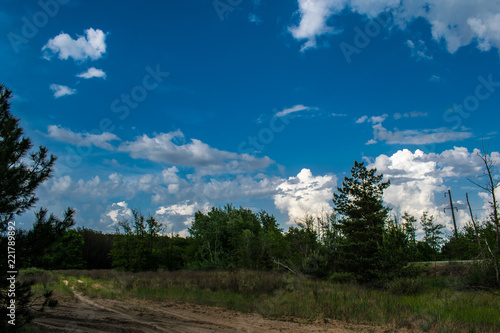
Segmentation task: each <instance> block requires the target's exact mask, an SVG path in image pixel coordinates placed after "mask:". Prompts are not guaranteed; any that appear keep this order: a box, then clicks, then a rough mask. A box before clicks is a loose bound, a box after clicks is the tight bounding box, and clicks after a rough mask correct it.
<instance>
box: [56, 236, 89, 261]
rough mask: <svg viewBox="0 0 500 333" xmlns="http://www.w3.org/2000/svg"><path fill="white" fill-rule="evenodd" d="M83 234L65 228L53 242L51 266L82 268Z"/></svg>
mask: <svg viewBox="0 0 500 333" xmlns="http://www.w3.org/2000/svg"><path fill="white" fill-rule="evenodd" d="M83 245H84V240H83V236H82V235H80V234H79V233H78V232H77V231H76V230H74V229H71V230H67V231H66V232H65V233H64V235H63V236H62V237H61V239H60V240H59V241H58V242H57V243H56V244H55V249H54V256H53V267H57V268H58V269H71V268H84V267H85V262H84V260H83Z"/></svg>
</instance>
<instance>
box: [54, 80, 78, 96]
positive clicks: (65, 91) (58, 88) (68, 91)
mask: <svg viewBox="0 0 500 333" xmlns="http://www.w3.org/2000/svg"><path fill="white" fill-rule="evenodd" d="M50 90H52V92H53V93H54V97H55V98H59V97H62V96H69V95H74V94H76V89H72V88H70V87H68V86H63V85H60V84H55V83H53V84H51V85H50Z"/></svg>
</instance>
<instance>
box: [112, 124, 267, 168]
mask: <svg viewBox="0 0 500 333" xmlns="http://www.w3.org/2000/svg"><path fill="white" fill-rule="evenodd" d="M183 141H184V134H183V133H182V132H181V131H180V130H177V131H175V132H169V133H160V134H155V135H154V136H153V137H149V136H147V135H143V136H140V137H137V138H136V139H135V141H129V142H124V143H122V144H121V145H120V147H119V150H120V151H123V152H127V153H129V154H130V156H131V157H132V158H135V159H138V158H140V159H147V160H150V161H154V162H161V163H167V164H172V165H181V166H188V167H194V168H197V169H198V171H199V172H200V173H202V174H218V173H241V172H246V171H253V170H258V169H265V168H266V167H268V166H269V165H270V164H272V163H273V161H272V160H271V159H270V158H269V157H267V156H266V157H262V158H258V157H255V156H252V155H249V154H237V153H232V152H227V151H222V150H218V149H216V148H213V147H210V146H209V145H208V144H206V143H203V142H202V141H200V140H197V139H191V141H190V142H189V143H184V142H183Z"/></svg>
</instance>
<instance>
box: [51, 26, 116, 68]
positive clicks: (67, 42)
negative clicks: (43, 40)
mask: <svg viewBox="0 0 500 333" xmlns="http://www.w3.org/2000/svg"><path fill="white" fill-rule="evenodd" d="M105 40H106V34H105V33H104V32H103V31H102V30H100V29H96V30H94V29H93V28H89V29H87V30H85V36H78V38H77V39H72V38H71V36H70V35H68V34H66V33H61V34H59V35H57V36H55V37H54V38H51V39H50V40H49V41H48V42H47V44H45V45H44V46H43V48H42V51H44V57H45V59H47V60H50V59H51V58H52V57H53V56H54V55H56V54H57V55H58V57H59V59H63V60H67V59H68V58H73V60H76V61H84V60H87V59H91V60H96V59H99V58H101V57H102V56H103V55H104V54H105V53H106V41H105Z"/></svg>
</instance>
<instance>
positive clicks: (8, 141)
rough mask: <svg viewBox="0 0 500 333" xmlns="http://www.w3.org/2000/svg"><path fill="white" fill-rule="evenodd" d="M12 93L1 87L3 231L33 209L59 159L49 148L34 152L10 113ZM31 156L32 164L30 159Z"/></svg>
mask: <svg viewBox="0 0 500 333" xmlns="http://www.w3.org/2000/svg"><path fill="white" fill-rule="evenodd" d="M11 97H12V92H11V91H10V90H9V89H7V88H5V86H3V85H2V84H0V175H2V176H1V177H0V231H1V232H4V231H5V230H6V229H5V228H6V226H7V222H8V221H10V220H12V218H13V217H14V216H15V215H19V214H21V213H23V212H25V211H26V210H27V209H29V208H30V207H32V206H33V205H34V204H35V202H36V201H37V197H36V196H35V191H36V188H37V187H38V186H39V185H40V184H41V183H42V182H44V181H45V180H47V179H48V178H49V177H50V175H51V174H52V170H53V166H54V162H55V160H56V158H55V157H54V156H53V155H51V156H50V157H49V156H48V150H47V148H45V147H39V149H38V151H36V152H30V150H31V148H32V147H33V146H32V144H31V140H30V139H29V138H27V137H23V129H22V128H21V127H20V126H19V119H18V118H16V117H14V116H13V115H12V114H11V113H10V102H9V99H10V98H11ZM28 154H29V160H30V163H28V161H27V160H28V159H27V158H26V156H27V155H28Z"/></svg>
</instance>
